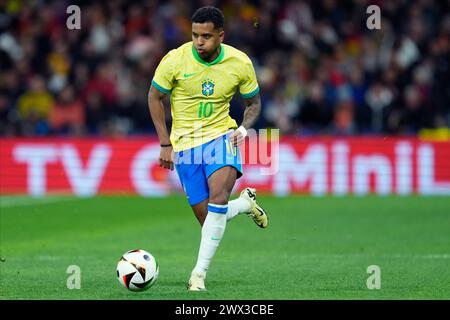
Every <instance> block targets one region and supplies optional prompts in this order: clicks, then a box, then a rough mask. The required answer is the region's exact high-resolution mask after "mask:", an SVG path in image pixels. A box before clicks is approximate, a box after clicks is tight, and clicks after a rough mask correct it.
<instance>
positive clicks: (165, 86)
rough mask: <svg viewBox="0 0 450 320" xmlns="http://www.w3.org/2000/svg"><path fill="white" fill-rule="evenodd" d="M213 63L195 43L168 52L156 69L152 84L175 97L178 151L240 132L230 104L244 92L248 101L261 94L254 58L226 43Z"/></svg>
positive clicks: (172, 138) (173, 132) (172, 134)
mask: <svg viewBox="0 0 450 320" xmlns="http://www.w3.org/2000/svg"><path fill="white" fill-rule="evenodd" d="M220 48H221V49H220V54H219V56H218V57H217V58H216V59H215V60H214V61H212V62H206V61H203V60H202V59H201V58H200V56H199V55H198V53H197V51H196V50H195V48H194V46H193V44H192V41H191V42H188V43H185V44H184V45H182V46H180V47H178V48H177V49H174V50H171V51H170V52H169V53H167V54H166V55H165V56H164V58H163V59H162V60H161V62H160V63H159V65H158V67H157V68H156V71H155V75H154V77H153V80H152V86H153V87H155V88H156V89H157V90H158V91H160V92H163V93H165V94H170V107H171V114H172V129H171V132H170V141H171V143H172V145H173V149H174V151H175V152H178V151H181V150H186V149H190V148H194V147H197V146H199V145H202V144H204V143H206V142H208V141H211V140H213V139H216V138H217V137H220V136H221V135H223V134H225V133H226V132H227V131H228V130H229V129H235V128H237V124H236V121H235V120H234V119H232V118H231V117H230V115H229V110H230V101H231V99H232V98H233V96H234V94H235V93H236V91H237V89H238V88H239V92H240V93H241V95H242V97H244V98H251V97H253V96H255V95H256V94H257V93H258V92H259V86H258V82H257V79H256V74H255V70H254V68H253V65H252V62H251V60H250V58H249V57H248V56H247V55H246V54H245V53H244V52H242V51H240V50H238V49H236V48H233V47H232V46H229V45H226V44H221V45H220Z"/></svg>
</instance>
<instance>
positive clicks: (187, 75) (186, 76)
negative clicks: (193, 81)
mask: <svg viewBox="0 0 450 320" xmlns="http://www.w3.org/2000/svg"><path fill="white" fill-rule="evenodd" d="M196 73H197V72H194V73H185V74H183V77H185V78H189V77H192V76H193V75H194V74H196Z"/></svg>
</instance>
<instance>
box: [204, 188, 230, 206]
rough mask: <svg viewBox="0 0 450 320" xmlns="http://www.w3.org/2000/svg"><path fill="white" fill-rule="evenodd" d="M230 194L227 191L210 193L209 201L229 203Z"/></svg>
mask: <svg viewBox="0 0 450 320" xmlns="http://www.w3.org/2000/svg"><path fill="white" fill-rule="evenodd" d="M228 198H229V195H228V193H227V192H224V191H222V192H218V193H217V194H210V195H209V203H214V204H221V205H223V204H227V203H228Z"/></svg>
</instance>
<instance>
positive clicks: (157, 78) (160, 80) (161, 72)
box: [152, 51, 175, 94]
mask: <svg viewBox="0 0 450 320" xmlns="http://www.w3.org/2000/svg"><path fill="white" fill-rule="evenodd" d="M173 70H174V53H173V51H170V52H169V53H167V54H166V55H165V56H164V57H163V58H162V59H161V61H160V63H159V65H158V67H157V68H156V71H155V75H154V76H153V80H152V86H153V87H155V88H156V89H157V90H158V91H160V92H162V93H165V94H168V93H170V92H171V91H172V87H173V83H174V79H175V76H174V72H173Z"/></svg>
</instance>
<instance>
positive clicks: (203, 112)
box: [198, 102, 214, 118]
mask: <svg viewBox="0 0 450 320" xmlns="http://www.w3.org/2000/svg"><path fill="white" fill-rule="evenodd" d="M213 111H214V107H213V104H212V102H204V103H203V102H200V108H199V109H198V117H199V118H208V117H209V116H210V115H211V114H212V113H213Z"/></svg>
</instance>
